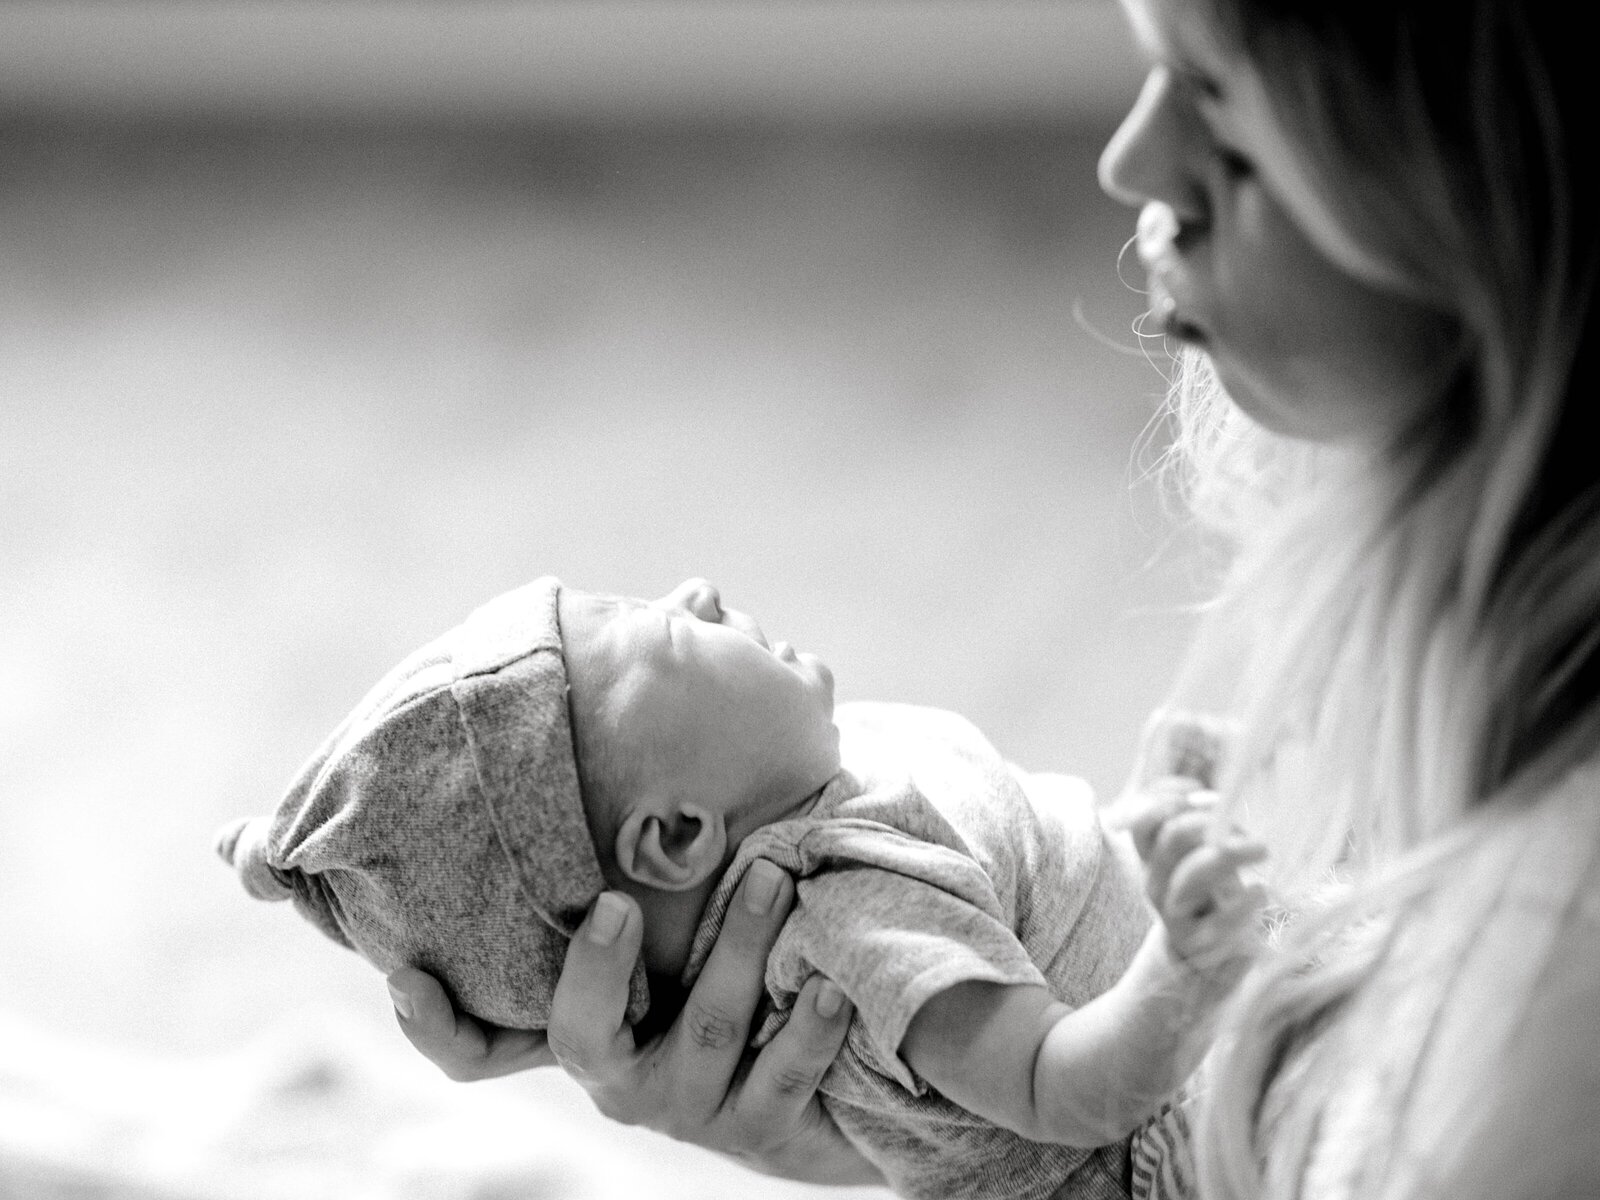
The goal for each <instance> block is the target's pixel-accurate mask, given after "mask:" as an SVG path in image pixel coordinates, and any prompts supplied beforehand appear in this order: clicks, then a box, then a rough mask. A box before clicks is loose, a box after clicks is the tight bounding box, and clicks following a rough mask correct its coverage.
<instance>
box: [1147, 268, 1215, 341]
mask: <svg viewBox="0 0 1600 1200" xmlns="http://www.w3.org/2000/svg"><path fill="white" fill-rule="evenodd" d="M1149 296H1150V321H1151V323H1152V324H1153V325H1154V326H1155V332H1156V333H1159V334H1160V335H1161V336H1162V337H1171V338H1177V339H1178V340H1179V341H1181V342H1191V343H1194V344H1196V345H1204V343H1205V340H1206V334H1205V330H1204V329H1202V328H1201V327H1200V326H1199V325H1197V324H1196V323H1195V322H1194V321H1193V320H1191V319H1189V317H1188V316H1187V315H1186V312H1185V309H1184V306H1183V305H1181V304H1180V303H1179V302H1178V298H1177V297H1176V296H1175V295H1173V292H1172V289H1171V287H1170V286H1169V285H1168V283H1167V280H1166V276H1165V273H1164V272H1161V271H1159V270H1157V269H1156V268H1151V272H1150V290H1149Z"/></svg>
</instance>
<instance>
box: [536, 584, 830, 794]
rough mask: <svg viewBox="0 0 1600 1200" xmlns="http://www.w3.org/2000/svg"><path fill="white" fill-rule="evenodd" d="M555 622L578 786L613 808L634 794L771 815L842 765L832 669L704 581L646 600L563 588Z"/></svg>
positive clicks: (812, 790) (808, 791) (828, 777)
mask: <svg viewBox="0 0 1600 1200" xmlns="http://www.w3.org/2000/svg"><path fill="white" fill-rule="evenodd" d="M560 617H561V642H562V653H563V655H564V657H565V658H566V664H567V682H568V684H569V685H570V687H571V702H572V703H571V708H572V723H573V738H574V741H575V743H576V744H575V749H576V751H577V754H578V760H579V762H580V763H581V764H583V765H584V768H585V772H584V773H585V783H586V785H588V787H587V789H586V790H593V789H594V788H595V787H599V788H600V789H601V790H604V791H607V792H610V793H613V794H611V795H609V796H607V797H606V798H605V800H604V801H603V802H604V803H606V804H607V806H608V807H612V808H613V811H615V807H616V806H617V805H625V804H627V803H631V802H633V801H635V800H637V799H638V798H639V794H640V792H641V790H642V791H644V792H648V793H651V794H655V795H665V796H667V797H669V798H671V799H673V800H676V801H679V802H682V803H689V804H696V805H700V806H702V807H704V808H707V809H711V810H713V811H716V812H721V813H724V814H728V815H732V814H736V813H753V814H755V815H757V816H759V817H761V818H763V819H767V820H770V819H774V818H776V817H778V816H781V815H782V814H783V813H784V812H786V811H787V810H788V809H789V808H792V807H793V806H794V805H795V804H797V803H798V802H800V801H801V800H803V799H805V798H806V797H808V796H809V795H811V793H813V792H815V791H816V790H817V789H818V788H820V787H821V786H822V785H823V784H824V783H826V782H827V781H828V780H829V779H830V778H831V777H832V776H833V775H834V774H835V773H836V772H837V771H838V769H839V732H838V730H837V729H836V728H835V726H834V724H833V674H832V672H830V671H829V670H828V668H827V667H826V666H824V665H823V664H822V662H821V660H819V659H818V658H817V657H816V656H815V655H812V654H797V653H795V651H794V650H793V649H791V648H790V647H789V646H788V645H787V644H786V643H782V642H779V643H777V644H776V645H770V644H769V643H768V642H767V639H766V637H765V635H763V633H762V632H761V629H760V627H759V626H758V625H757V624H756V623H755V621H754V620H752V619H751V618H750V617H748V616H746V615H745V614H744V613H741V612H738V611H736V610H733V609H725V608H723V607H722V602H721V597H720V596H718V594H717V590H716V588H714V587H712V586H711V585H710V584H709V583H707V582H706V581H705V580H703V579H690V580H687V581H685V582H684V583H682V584H680V585H679V586H678V587H676V588H674V589H673V590H672V591H671V592H669V593H668V594H667V595H665V596H663V597H662V598H661V599H659V600H654V601H645V600H631V599H626V598H623V597H619V596H602V595H596V594H594V593H592V592H581V591H577V590H575V589H572V588H563V589H562V591H561V597H560ZM585 798H586V801H588V802H590V803H593V802H594V800H595V799H596V798H595V797H591V796H586V797H585Z"/></svg>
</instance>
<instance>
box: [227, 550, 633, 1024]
mask: <svg viewBox="0 0 1600 1200" xmlns="http://www.w3.org/2000/svg"><path fill="white" fill-rule="evenodd" d="M560 591H561V584H560V582H559V581H558V580H556V579H553V578H549V577H545V578H542V579H538V580H535V581H534V582H533V583H530V584H528V585H527V586H525V587H522V588H518V589H517V590H515V591H512V592H508V593H506V594H505V595H503V596H500V597H498V598H496V599H494V600H491V601H490V602H489V603H488V604H485V605H484V606H483V607H481V608H479V609H478V610H477V611H475V612H474V613H473V614H472V615H471V616H469V617H468V618H467V619H466V621H465V622H463V623H462V624H461V625H459V626H457V627H456V628H455V629H452V630H451V631H450V632H449V633H447V634H445V635H444V636H443V637H441V638H439V639H438V640H436V641H434V642H431V643H430V644H428V645H427V646H424V647H423V648H422V649H420V650H418V651H417V652H416V653H415V654H412V655H411V656H410V657H409V658H407V659H406V660H405V661H404V662H402V663H401V664H400V665H399V666H398V667H396V668H395V669H394V670H393V671H391V672H390V673H389V674H388V675H387V676H385V677H384V679H383V680H382V681H381V682H380V683H379V684H378V685H377V687H375V688H374V689H373V690H372V691H371V692H369V693H368V694H367V696H366V698H365V699H364V700H362V702H361V703H360V704H359V705H357V706H356V709H355V711H354V712H352V713H351V714H350V715H349V716H348V717H346V718H345V719H344V721H343V722H342V723H341V724H340V725H339V727H338V728H337V729H335V730H334V731H333V733H332V734H331V735H330V736H329V737H328V739H327V741H325V742H324V743H323V745H322V746H321V748H320V749H319V750H318V751H317V753H316V754H315V755H314V756H313V757H312V758H311V761H310V762H308V763H307V764H306V765H305V767H304V768H302V769H301V771H300V774H299V775H298V776H297V777H296V778H295V780H294V783H293V785H292V786H291V787H290V789H289V792H288V794H287V795H286V796H285V797H284V798H283V800H282V801H281V802H280V803H279V805H278V808H277V811H276V812H275V813H273V814H272V815H271V816H269V817H258V818H254V819H249V820H241V821H235V822H234V823H233V824H231V825H229V826H228V827H226V828H225V829H223V830H222V831H221V833H220V835H219V837H218V841H217V850H218V852H219V853H220V854H221V855H222V857H223V859H224V860H225V861H227V862H228V863H230V864H232V865H233V866H234V867H235V868H236V869H237V870H238V872H239V877H240V881H241V882H242V883H243V884H244V888H245V891H247V892H249V893H250V895H252V896H254V897H256V898H257V899H261V900H292V901H293V902H294V905H295V907H296V908H297V909H298V910H299V911H300V913H301V915H302V916H304V917H305V918H306V919H307V920H309V921H310V922H311V923H312V924H314V925H316V926H317V927H318V928H319V929H321V930H322V931H323V932H324V933H325V934H327V935H328V936H329V937H331V938H332V939H333V940H334V941H336V942H339V943H341V944H342V945H345V946H348V947H350V948H352V949H354V950H356V951H358V952H359V953H360V954H362V955H364V956H365V957H366V958H367V959H368V960H370V961H371V962H372V963H374V964H375V965H376V966H377V967H378V968H379V969H381V970H383V971H385V972H388V971H393V970H395V969H396V968H398V967H402V966H415V967H421V968H422V969H423V970H425V971H427V972H429V973H430V974H432V975H434V976H436V977H438V978H439V979H440V980H441V982H443V983H444V984H445V986H446V987H447V988H448V989H449V990H450V991H451V993H452V994H453V997H454V999H455V1002H456V1004H457V1006H458V1007H460V1008H462V1009H464V1010H466V1011H467V1012H469V1013H472V1014H473V1015H475V1016H478V1017H481V1018H483V1019H485V1020H487V1021H492V1022H494V1023H495V1024H497V1025H506V1026H512V1027H517V1028H525V1029H543V1028H545V1027H546V1026H547V1025H548V1024H549V1021H550V1000H551V997H552V995H553V994H554V992H555V985H556V980H557V978H558V977H559V976H560V974H561V966H562V963H563V961H564V959H565V956H566V950H567V944H568V942H569V940H570V939H571V937H572V935H573V933H574V932H575V931H576V929H577V927H578V924H579V923H580V922H581V921H582V920H583V917H584V913H585V912H586V911H587V910H588V907H589V905H590V904H591V903H593V901H594V899H595V897H596V896H598V895H599V894H600V892H601V891H602V890H603V889H604V887H605V883H604V880H603V878H602V876H601V874H600V864H599V861H598V859H597V856H596V853H595V848H594V844H593V841H592V840H591V837H590V834H589V827H588V823H587V821H586V820H585V817H584V810H583V802H582V798H581V795H580V793H579V790H578V772H577V762H576V759H575V758H574V753H573V745H572V726H571V722H570V718H569V716H568V711H567V672H566V665H565V662H564V661H563V659H562V655H561V630H560V624H559V620H558V617H557V598H558V597H559V595H560ZM648 1007H649V994H648V991H647V989H646V985H645V975H644V966H643V964H642V962H636V963H635V964H634V971H633V979H632V983H631V987H630V994H629V1003H628V1019H629V1020H630V1021H637V1020H638V1019H639V1018H640V1017H641V1016H643V1015H644V1012H645V1009H646V1008H648Z"/></svg>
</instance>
